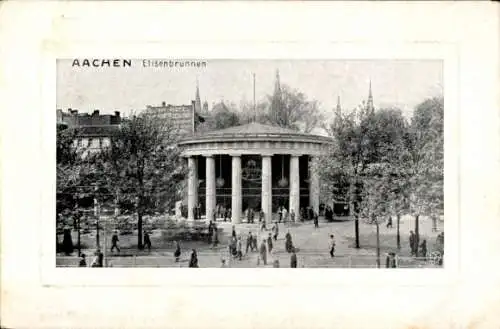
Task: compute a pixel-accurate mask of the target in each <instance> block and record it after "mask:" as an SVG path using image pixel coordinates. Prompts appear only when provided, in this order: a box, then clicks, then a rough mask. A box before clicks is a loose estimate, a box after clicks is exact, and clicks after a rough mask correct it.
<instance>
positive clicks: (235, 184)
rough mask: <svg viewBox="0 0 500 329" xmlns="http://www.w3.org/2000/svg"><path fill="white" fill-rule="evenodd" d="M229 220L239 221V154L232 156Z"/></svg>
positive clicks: (236, 222)
mask: <svg viewBox="0 0 500 329" xmlns="http://www.w3.org/2000/svg"><path fill="white" fill-rule="evenodd" d="M231 178H232V179H231V186H232V188H231V222H232V223H233V224H239V223H241V156H240V155H233V156H232V177H231Z"/></svg>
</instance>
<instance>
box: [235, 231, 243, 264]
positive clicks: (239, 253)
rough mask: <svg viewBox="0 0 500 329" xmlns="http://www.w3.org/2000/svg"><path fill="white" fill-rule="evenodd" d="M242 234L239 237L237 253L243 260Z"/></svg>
mask: <svg viewBox="0 0 500 329" xmlns="http://www.w3.org/2000/svg"><path fill="white" fill-rule="evenodd" d="M241 248H242V246H241V236H239V237H238V242H237V243H236V255H237V257H238V259H239V260H241V257H242V256H243V253H242V252H241Z"/></svg>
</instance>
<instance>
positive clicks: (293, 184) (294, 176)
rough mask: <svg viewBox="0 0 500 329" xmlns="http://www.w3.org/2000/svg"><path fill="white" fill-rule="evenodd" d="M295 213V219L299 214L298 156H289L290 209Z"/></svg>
mask: <svg viewBox="0 0 500 329" xmlns="http://www.w3.org/2000/svg"><path fill="white" fill-rule="evenodd" d="M292 210H293V212H294V213H295V220H296V221H297V220H298V218H299V216H298V214H300V177H299V156H298V155H291V156H290V209H289V210H288V211H290V212H291V211H292Z"/></svg>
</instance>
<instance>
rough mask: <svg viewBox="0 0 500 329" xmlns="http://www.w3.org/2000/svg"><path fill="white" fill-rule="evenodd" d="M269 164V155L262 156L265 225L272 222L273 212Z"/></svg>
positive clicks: (270, 166)
mask: <svg viewBox="0 0 500 329" xmlns="http://www.w3.org/2000/svg"><path fill="white" fill-rule="evenodd" d="M271 163H272V162H271V155H262V210H263V211H264V214H265V219H266V223H270V222H271V221H272V212H273V208H272V197H273V195H272V169H271V168H272V165H271ZM259 210H260V209H259Z"/></svg>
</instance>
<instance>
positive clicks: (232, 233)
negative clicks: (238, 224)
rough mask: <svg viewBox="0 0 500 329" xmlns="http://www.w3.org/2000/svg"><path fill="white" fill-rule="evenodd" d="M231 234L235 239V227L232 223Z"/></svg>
mask: <svg viewBox="0 0 500 329" xmlns="http://www.w3.org/2000/svg"><path fill="white" fill-rule="evenodd" d="M231 236H232V237H233V238H235V239H236V229H235V227H234V225H233V231H232V232H231Z"/></svg>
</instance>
